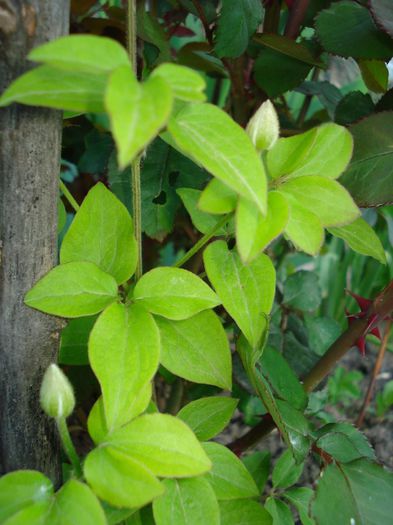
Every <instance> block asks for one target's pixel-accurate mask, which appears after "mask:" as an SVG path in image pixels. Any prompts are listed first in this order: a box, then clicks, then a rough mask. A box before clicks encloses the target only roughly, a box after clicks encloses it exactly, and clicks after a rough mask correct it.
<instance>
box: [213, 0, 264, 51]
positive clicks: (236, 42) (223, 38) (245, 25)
mask: <svg viewBox="0 0 393 525" xmlns="http://www.w3.org/2000/svg"><path fill="white" fill-rule="evenodd" d="M261 20H262V5H261V3H260V2H259V0H223V2H222V7H221V13H220V18H219V19H218V28H217V33H216V43H215V51H216V53H217V56H218V57H232V58H234V57H238V56H239V55H241V54H242V53H243V52H244V51H245V50H246V49H247V46H248V42H249V40H250V38H251V36H252V35H253V33H255V31H256V29H257V27H258V25H259V24H260V22H261Z"/></svg>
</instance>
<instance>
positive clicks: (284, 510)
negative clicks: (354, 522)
mask: <svg viewBox="0 0 393 525" xmlns="http://www.w3.org/2000/svg"><path fill="white" fill-rule="evenodd" d="M265 508H266V510H268V511H269V513H270V515H271V516H272V518H273V525H294V523H295V522H294V519H293V516H292V513H291V511H290V509H289V507H288V505H286V503H284V502H283V501H281V500H280V499H277V498H272V497H270V498H268V499H267V500H266V504H265ZM330 525H331V524H330Z"/></svg>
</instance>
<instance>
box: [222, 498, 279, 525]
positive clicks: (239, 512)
mask: <svg viewBox="0 0 393 525" xmlns="http://www.w3.org/2000/svg"><path fill="white" fill-rule="evenodd" d="M220 514H221V525H272V523H273V521H272V518H271V516H270V514H269V513H268V512H267V511H266V510H265V509H264V508H263V507H262V505H261V504H260V503H257V502H256V501H252V500H248V499H233V500H229V501H220Z"/></svg>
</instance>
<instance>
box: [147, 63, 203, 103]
mask: <svg viewBox="0 0 393 525" xmlns="http://www.w3.org/2000/svg"><path fill="white" fill-rule="evenodd" d="M155 77H159V78H162V79H163V80H165V82H166V83H167V84H169V86H170V87H171V89H172V91H173V95H174V96H175V97H176V98H179V99H180V100H187V101H191V102H193V101H199V102H204V101H205V100H206V95H205V94H204V90H205V88H206V82H205V80H204V79H203V77H202V76H201V75H200V74H199V73H197V72H196V71H194V70H193V69H190V68H188V67H184V66H179V65H178V64H170V63H166V64H161V65H160V66H158V67H157V68H156V69H154V71H153V73H152V74H151V78H155Z"/></svg>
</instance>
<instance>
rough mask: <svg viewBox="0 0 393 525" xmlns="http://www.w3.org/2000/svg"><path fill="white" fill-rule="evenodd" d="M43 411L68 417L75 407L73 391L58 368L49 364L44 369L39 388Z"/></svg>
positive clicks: (50, 414) (56, 416) (59, 416)
mask: <svg viewBox="0 0 393 525" xmlns="http://www.w3.org/2000/svg"><path fill="white" fill-rule="evenodd" d="M40 402H41V407H42V409H43V411H44V412H45V413H46V414H47V415H48V416H51V417H54V418H61V417H68V416H69V415H70V414H71V412H72V411H73V410H74V407H75V397H74V391H73V389H72V385H71V383H70V382H69V381H68V379H67V377H66V376H65V375H64V373H63V372H62V371H61V370H60V368H59V367H58V366H57V365H55V364H51V365H49V366H48V368H47V369H46V372H45V374H44V378H43V380H42V384H41V390H40Z"/></svg>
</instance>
